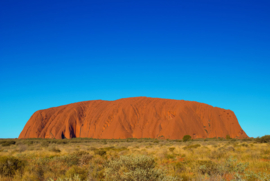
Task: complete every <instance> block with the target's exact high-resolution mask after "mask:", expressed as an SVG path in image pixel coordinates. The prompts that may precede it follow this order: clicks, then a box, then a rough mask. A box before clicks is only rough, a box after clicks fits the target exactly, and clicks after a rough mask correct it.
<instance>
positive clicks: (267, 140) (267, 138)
mask: <svg viewBox="0 0 270 181" xmlns="http://www.w3.org/2000/svg"><path fill="white" fill-rule="evenodd" d="M256 142H259V143H270V135H265V136H263V137H261V138H256Z"/></svg>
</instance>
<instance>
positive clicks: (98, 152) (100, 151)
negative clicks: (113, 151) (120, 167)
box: [94, 150, 107, 156]
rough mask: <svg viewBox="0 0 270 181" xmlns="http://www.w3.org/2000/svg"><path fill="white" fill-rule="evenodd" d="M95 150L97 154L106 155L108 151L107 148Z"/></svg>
mask: <svg viewBox="0 0 270 181" xmlns="http://www.w3.org/2000/svg"><path fill="white" fill-rule="evenodd" d="M94 152H95V154H96V155H100V156H105V155H106V153H107V152H106V151H105V150H95V151H94Z"/></svg>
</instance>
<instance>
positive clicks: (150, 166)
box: [105, 155, 177, 181]
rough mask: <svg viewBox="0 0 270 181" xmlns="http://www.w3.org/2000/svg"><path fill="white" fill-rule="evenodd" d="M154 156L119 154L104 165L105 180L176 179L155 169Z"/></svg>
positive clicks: (143, 180)
mask: <svg viewBox="0 0 270 181" xmlns="http://www.w3.org/2000/svg"><path fill="white" fill-rule="evenodd" d="M155 167H156V162H155V160H154V158H152V157H148V156H145V155H140V156H136V157H133V156H121V157H120V158H119V159H117V160H111V161H110V162H109V163H108V164H107V166H106V167H105V180H106V181H126V180H128V181H138V180H140V181H149V180H151V181H161V180H162V181H167V180H170V181H174V180H175V181H176V180H177V179H176V178H173V177H168V176H167V175H166V174H165V172H164V171H162V170H160V169H156V168H155Z"/></svg>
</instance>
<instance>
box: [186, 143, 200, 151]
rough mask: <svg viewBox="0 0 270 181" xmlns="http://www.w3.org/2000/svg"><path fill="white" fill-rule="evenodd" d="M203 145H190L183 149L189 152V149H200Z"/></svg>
mask: <svg viewBox="0 0 270 181" xmlns="http://www.w3.org/2000/svg"><path fill="white" fill-rule="evenodd" d="M200 146H201V145H200V144H195V145H188V146H185V147H184V148H183V149H184V150H187V149H193V148H194V149H195V148H199V147H200Z"/></svg>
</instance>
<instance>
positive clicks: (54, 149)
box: [49, 146, 61, 153]
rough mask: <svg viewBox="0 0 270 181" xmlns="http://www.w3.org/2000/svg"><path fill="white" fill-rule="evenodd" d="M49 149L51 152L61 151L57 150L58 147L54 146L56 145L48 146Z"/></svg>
mask: <svg viewBox="0 0 270 181" xmlns="http://www.w3.org/2000/svg"><path fill="white" fill-rule="evenodd" d="M49 151H52V152H55V153H60V152H61V150H59V149H58V148H56V147H54V146H53V147H50V148H49Z"/></svg>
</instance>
